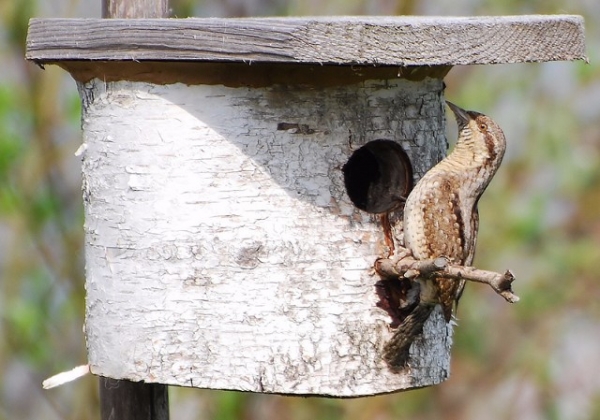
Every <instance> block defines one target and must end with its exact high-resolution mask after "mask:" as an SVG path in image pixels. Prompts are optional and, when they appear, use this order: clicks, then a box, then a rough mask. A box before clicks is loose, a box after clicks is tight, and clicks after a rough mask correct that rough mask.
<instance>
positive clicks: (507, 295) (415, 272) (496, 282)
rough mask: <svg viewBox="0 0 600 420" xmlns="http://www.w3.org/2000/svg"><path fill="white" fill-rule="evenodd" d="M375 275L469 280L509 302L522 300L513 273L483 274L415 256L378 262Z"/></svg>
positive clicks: (474, 269)
mask: <svg viewBox="0 0 600 420" xmlns="http://www.w3.org/2000/svg"><path fill="white" fill-rule="evenodd" d="M375 271H376V272H377V273H378V274H379V275H380V276H382V277H384V278H398V277H405V278H411V279H412V278H416V277H420V278H425V279H426V278H428V277H433V276H435V277H445V278H449V279H455V280H461V279H462V280H468V281H473V282H477V283H485V284H487V285H489V286H490V287H491V288H492V289H494V291H495V292H496V293H498V294H499V295H500V296H502V297H503V298H504V299H505V300H506V301H507V302H510V303H515V302H518V301H519V297H518V296H517V295H515V294H514V293H513V291H512V282H513V281H514V280H515V276H514V275H513V273H511V272H510V270H506V272H505V273H504V274H500V273H496V272H494V271H486V270H479V269H477V268H474V267H465V266H462V265H454V264H450V263H449V262H448V260H447V259H445V258H435V259H431V260H415V259H414V258H412V257H411V256H406V255H402V256H400V257H398V258H394V259H387V258H382V259H379V260H377V261H376V262H375Z"/></svg>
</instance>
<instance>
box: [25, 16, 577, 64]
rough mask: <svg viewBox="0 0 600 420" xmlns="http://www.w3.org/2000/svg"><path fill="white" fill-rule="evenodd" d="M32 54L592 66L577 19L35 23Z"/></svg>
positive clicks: (49, 57) (42, 58)
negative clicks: (584, 63) (565, 62)
mask: <svg viewBox="0 0 600 420" xmlns="http://www.w3.org/2000/svg"><path fill="white" fill-rule="evenodd" d="M26 57H27V59H29V60H34V61H37V62H40V63H45V62H57V61H63V60H124V61H131V60H133V61H136V60H139V61H145V60H147V61H207V62H219V61H233V62H271V63H312V64H315V63H318V64H345V65H351V64H363V65H392V66H415V65H416V66H433V65H468V64H499V63H519V62H541V61H557V60H576V59H583V60H585V59H586V57H585V38H584V22H583V18H582V17H581V16H575V15H527V16H502V17H473V18H468V17H415V16H412V17H327V18H320V17H312V18H237V19H221V18H190V19H31V20H30V23H29V33H28V37H27V52H26Z"/></svg>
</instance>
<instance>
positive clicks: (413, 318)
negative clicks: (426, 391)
mask: <svg viewBox="0 0 600 420" xmlns="http://www.w3.org/2000/svg"><path fill="white" fill-rule="evenodd" d="M434 308H435V304H432V303H425V302H421V303H419V304H418V305H417V306H416V308H415V309H414V310H413V311H412V312H411V313H410V314H409V315H408V316H407V317H406V318H405V319H404V321H402V324H400V326H399V327H398V329H397V330H396V332H395V333H394V335H393V336H392V338H391V339H390V341H389V342H388V343H387V344H386V345H385V347H384V349H383V359H384V360H385V361H386V362H387V364H388V366H389V367H390V368H391V369H392V370H394V371H400V370H402V369H404V368H406V367H407V363H408V358H409V349H410V346H411V344H412V343H413V341H414V340H415V338H417V337H418V336H420V335H421V334H422V333H423V325H425V321H427V319H428V318H429V315H431V312H433V309H434Z"/></svg>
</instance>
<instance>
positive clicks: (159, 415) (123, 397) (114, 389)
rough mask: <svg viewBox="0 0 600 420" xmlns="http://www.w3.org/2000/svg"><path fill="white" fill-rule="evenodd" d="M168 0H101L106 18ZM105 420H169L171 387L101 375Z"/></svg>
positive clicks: (164, 7) (138, 14) (154, 12)
mask: <svg viewBox="0 0 600 420" xmlns="http://www.w3.org/2000/svg"><path fill="white" fill-rule="evenodd" d="M168 16H169V0H102V17H103V18H112V19H116V18H123V19H132V18H166V17H168ZM98 380H99V389H100V416H101V419H102V420H114V419H127V420H169V388H168V386H167V385H163V384H152V383H144V382H131V381H128V380H126V379H122V380H119V379H111V378H107V377H104V376H100V377H99V379H98Z"/></svg>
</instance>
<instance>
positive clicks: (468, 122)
mask: <svg viewBox="0 0 600 420" xmlns="http://www.w3.org/2000/svg"><path fill="white" fill-rule="evenodd" d="M446 103H447V104H448V106H449V107H450V109H451V110H452V112H453V113H454V116H455V117H456V123H457V124H458V141H457V142H456V147H457V148H458V149H461V150H463V151H465V149H466V150H469V151H470V152H471V153H472V156H473V159H475V160H476V161H478V162H477V163H482V164H483V163H485V164H487V165H492V166H493V169H494V172H495V169H497V167H498V166H499V165H500V163H501V162H502V157H503V156H504V151H505V150H506V139H505V138H504V133H503V132H502V129H501V128H500V127H499V126H498V124H496V123H495V122H494V120H492V119H491V118H490V117H488V116H487V115H484V114H481V113H479V112H475V111H465V110H464V109H462V108H460V107H458V106H456V105H454V104H453V103H452V102H448V101H446Z"/></svg>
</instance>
